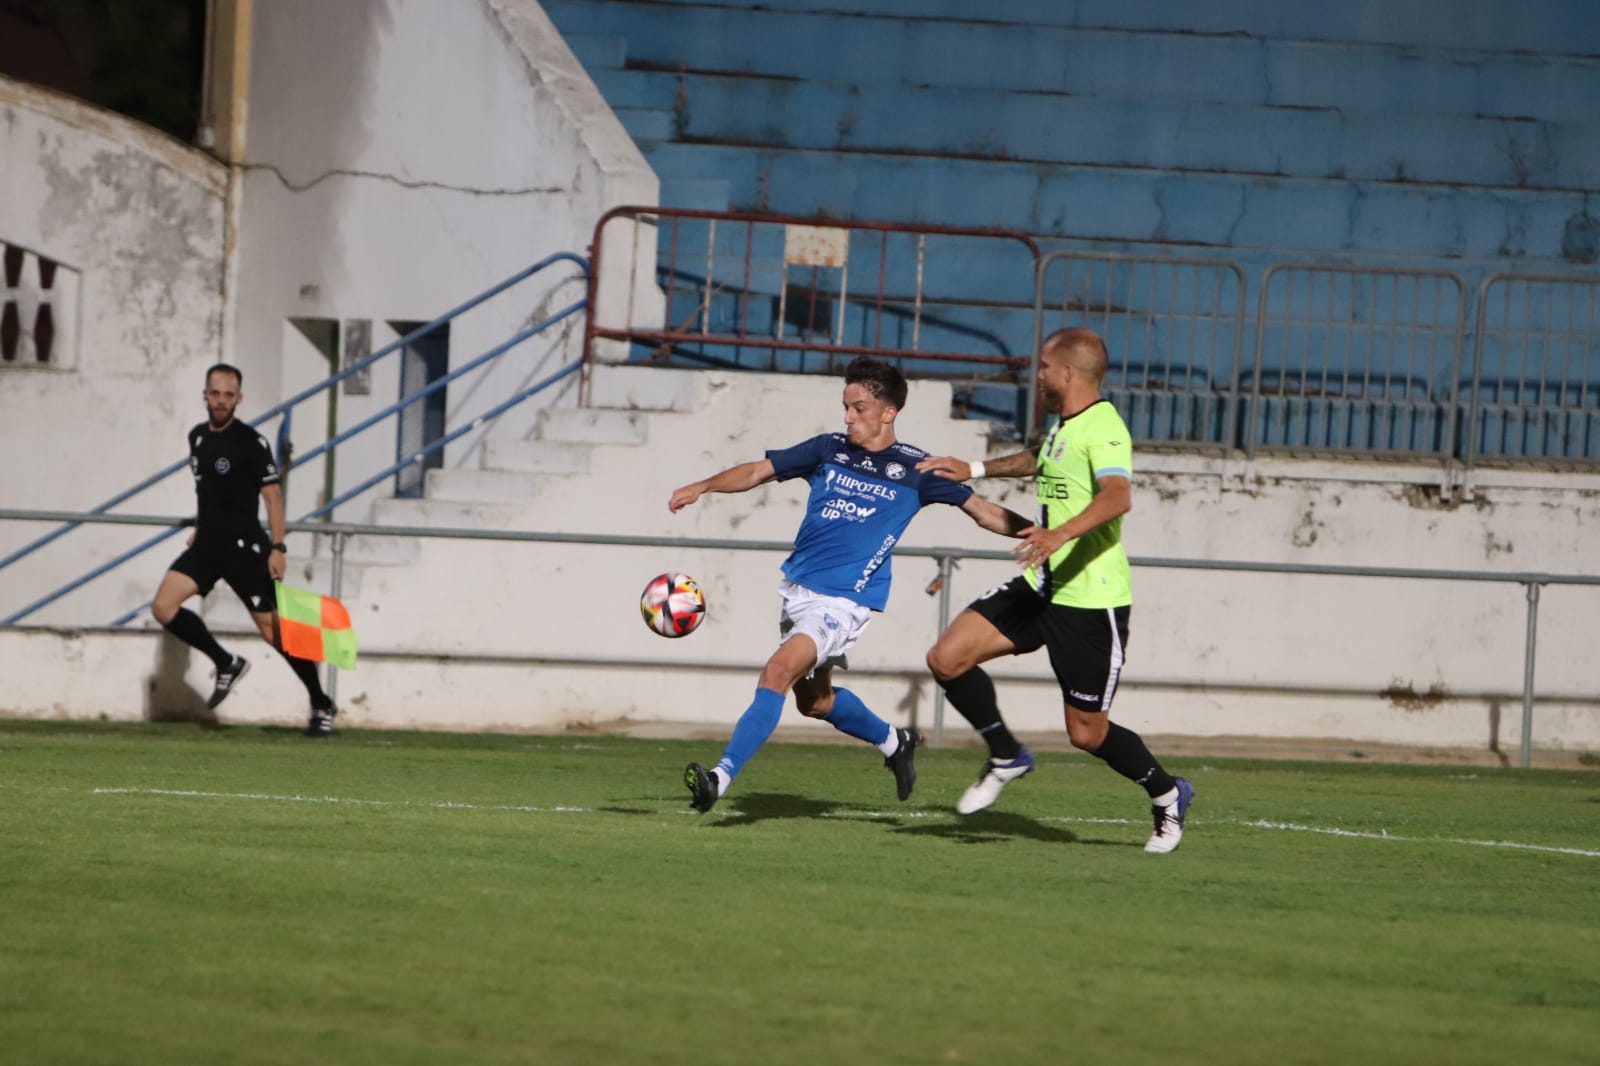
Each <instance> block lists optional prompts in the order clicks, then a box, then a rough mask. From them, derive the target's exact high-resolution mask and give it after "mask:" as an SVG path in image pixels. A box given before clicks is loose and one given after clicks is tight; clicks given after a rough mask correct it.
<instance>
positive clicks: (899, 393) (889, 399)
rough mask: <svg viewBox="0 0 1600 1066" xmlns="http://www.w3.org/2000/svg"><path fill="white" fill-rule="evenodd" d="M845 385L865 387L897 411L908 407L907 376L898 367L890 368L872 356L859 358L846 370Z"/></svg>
mask: <svg viewBox="0 0 1600 1066" xmlns="http://www.w3.org/2000/svg"><path fill="white" fill-rule="evenodd" d="M844 383H845V384H846V385H864V386H866V389H867V391H868V392H870V393H872V395H874V396H876V397H877V398H878V399H880V400H882V401H883V402H884V403H886V404H888V405H889V406H890V407H893V408H896V409H897V410H904V409H905V406H906V392H907V386H906V376H905V375H904V374H902V373H900V369H899V368H898V367H893V366H890V365H889V364H888V363H885V362H883V361H882V360H881V359H874V358H872V357H871V356H867V355H862V356H857V357H856V359H855V360H854V361H853V362H852V363H851V364H850V365H849V366H847V367H845V368H844Z"/></svg>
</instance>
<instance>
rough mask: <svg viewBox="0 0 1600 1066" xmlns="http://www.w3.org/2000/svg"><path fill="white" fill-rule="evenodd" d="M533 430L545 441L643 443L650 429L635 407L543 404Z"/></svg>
mask: <svg viewBox="0 0 1600 1066" xmlns="http://www.w3.org/2000/svg"><path fill="white" fill-rule="evenodd" d="M533 432H534V435H535V436H536V437H538V438H539V439H540V440H544V441H565V442H567V443H570V444H643V443H644V442H645V441H646V440H648V439H649V436H650V430H649V423H648V421H647V419H646V417H645V416H644V415H643V414H641V413H640V412H638V411H612V410H608V409H605V408H594V407H546V408H544V409H542V410H541V411H540V412H539V414H538V417H537V419H536V420H535V421H534V425H533Z"/></svg>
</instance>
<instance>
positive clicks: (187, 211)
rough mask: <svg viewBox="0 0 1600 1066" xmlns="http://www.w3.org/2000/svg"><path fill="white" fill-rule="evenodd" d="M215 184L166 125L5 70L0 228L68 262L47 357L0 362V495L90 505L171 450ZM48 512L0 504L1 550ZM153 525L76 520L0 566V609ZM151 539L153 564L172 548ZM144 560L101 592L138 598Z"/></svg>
mask: <svg viewBox="0 0 1600 1066" xmlns="http://www.w3.org/2000/svg"><path fill="white" fill-rule="evenodd" d="M226 184H227V171H226V168H224V167H223V166H222V165H221V164H219V163H217V162H216V161H215V160H213V159H211V158H210V157H208V156H206V155H204V154H203V153H201V152H198V151H195V150H193V149H190V148H187V147H185V146H184V145H182V144H179V143H178V142H177V141H174V140H172V139H171V138H170V137H167V136H166V135H164V134H161V133H157V132H156V131H154V130H151V129H149V128H148V127H145V126H142V125H140V124H139V123H136V122H132V121H130V120H127V119H124V118H121V117H119V116H117V115H113V114H110V113H107V112H105V111H101V110H98V109H96V108H92V107H89V106H88V105H86V104H83V103H80V102H78V101H76V100H74V99H72V98H70V97H67V96H63V95H60V94H57V93H53V92H50V91H48V90H44V89H39V88H36V87H34V86H30V85H27V84H24V83H22V82H17V81H11V80H9V79H6V78H3V77H0V242H4V243H8V244H13V245H17V246H20V247H22V248H25V249H28V250H30V251H31V252H32V253H34V254H36V255H39V256H43V257H45V258H48V259H51V260H54V261H56V262H59V263H62V264H64V265H65V266H67V267H69V268H70V269H71V270H72V271H74V272H75V274H76V277H77V279H78V309H77V315H78V317H77V321H76V322H75V323H71V326H72V331H71V335H68V336H66V337H58V344H60V343H65V344H67V345H69V347H67V348H65V349H64V350H62V351H61V352H60V353H59V354H60V357H61V358H60V360H59V365H53V366H51V367H43V366H38V365H33V366H14V365H13V366H8V365H4V364H0V455H3V456H4V461H3V462H0V507H7V508H21V509H46V510H48V509H62V510H83V509H87V508H89V507H92V506H94V505H95V504H98V503H100V502H101V501H102V500H105V499H107V498H108V497H110V496H111V495H113V494H114V493H116V492H118V491H120V490H122V489H125V488H127V487H129V486H131V485H132V484H134V483H135V482H137V481H138V480H139V479H141V478H142V477H144V476H145V475H148V474H151V473H154V472H155V471H156V470H157V469H159V468H160V467H162V466H165V465H167V464H169V463H171V462H174V461H176V460H179V459H182V458H184V456H185V455H186V452H185V449H184V445H183V433H184V431H185V430H187V429H188V428H189V426H191V425H193V424H194V423H195V422H198V421H200V420H201V419H202V418H204V417H205V408H204V405H203V403H202V402H201V398H200V393H201V389H202V384H203V377H204V371H205V368H206V367H207V366H209V365H210V364H211V363H213V362H215V361H216V360H217V357H218V355H219V352H220V350H221V335H222V329H223V326H222V321H223V297H222V288H221V283H222V274H223V230H224V194H225V190H226ZM193 497H194V493H193V489H192V487H191V483H190V482H189V480H188V478H187V477H178V478H172V479H169V480H168V482H166V483H164V484H163V485H161V486H159V487H158V488H157V489H155V490H152V491H149V492H147V493H145V494H143V495H141V496H138V497H136V498H135V499H133V500H132V501H130V503H129V505H128V506H129V509H132V510H135V511H142V512H146V513H152V512H153V513H164V512H167V513H170V512H180V513H181V512H184V511H187V510H192V508H193ZM49 528H50V527H47V526H42V525H37V524H29V525H23V524H19V523H8V522H0V556H3V555H5V554H7V553H9V552H10V551H11V550H14V549H15V548H17V547H20V546H21V545H22V544H24V543H26V542H28V541H30V540H32V539H34V538H36V537H39V536H41V535H43V534H44V533H45V532H47V531H48V529H49ZM150 535H151V531H148V530H111V529H106V528H103V527H102V528H101V529H99V530H93V531H79V532H77V533H75V534H73V535H71V536H70V537H68V538H65V539H63V540H62V541H61V542H59V543H58V544H56V545H53V546H51V547H50V548H47V549H45V550H44V551H42V552H41V553H39V554H38V555H37V556H35V561H34V562H33V563H32V564H29V565H26V566H21V567H12V568H8V569H6V570H3V571H0V605H5V609H4V611H3V613H0V617H3V616H4V615H7V614H9V613H10V612H11V610H14V609H16V608H18V607H20V606H22V605H24V604H26V603H29V602H32V601H33V600H34V599H35V598H37V597H38V596H41V595H43V594H44V593H46V592H48V591H49V590H50V589H52V588H54V587H55V586H56V585H58V584H59V583H60V581H61V580H63V579H65V578H66V577H68V576H71V575H72V574H74V573H80V572H82V571H83V570H84V569H86V568H87V565H88V562H89V561H93V560H97V559H102V558H106V557H109V556H110V555H112V554H114V552H115V551H117V550H119V549H120V548H121V547H123V546H126V545H131V544H133V543H135V542H136V541H137V540H139V539H141V538H145V537H148V536H150ZM174 543H176V542H174ZM155 554H156V555H158V556H160V558H161V559H162V560H163V563H161V564H157V569H156V570H155V571H154V576H158V575H159V567H160V566H161V565H164V561H165V560H168V559H170V558H172V557H173V556H175V555H176V554H177V550H176V549H175V548H174V549H172V550H170V551H169V550H168V549H167V548H161V549H157V550H156V552H155ZM154 576H153V574H152V572H150V571H146V572H143V573H140V574H133V573H128V574H119V575H117V576H115V577H112V578H108V579H107V580H106V581H105V582H103V583H102V584H103V585H104V586H105V588H104V589H103V590H102V591H103V593H104V598H103V599H101V600H100V601H98V604H99V608H100V610H102V611H104V610H108V609H109V604H110V603H111V602H128V603H138V602H140V601H139V599H138V598H131V599H130V597H137V596H138V595H139V594H140V592H141V591H142V592H143V594H144V595H145V596H148V594H149V591H150V589H144V588H143V585H144V584H145V583H147V582H153V580H154ZM151 589H153V584H152V585H151ZM82 606H83V604H82V601H80V603H79V609H81V608H82ZM71 609H72V608H71V607H70V605H68V610H71ZM41 617H42V618H46V619H47V618H50V617H56V618H63V617H73V615H70V614H66V613H63V612H60V611H58V612H53V613H51V614H45V615H42V616H41ZM77 617H81V615H79V616H77ZM89 617H90V618H92V619H94V620H95V621H99V622H106V621H109V620H110V616H109V615H105V616H103V617H102V616H100V615H90V616H89Z"/></svg>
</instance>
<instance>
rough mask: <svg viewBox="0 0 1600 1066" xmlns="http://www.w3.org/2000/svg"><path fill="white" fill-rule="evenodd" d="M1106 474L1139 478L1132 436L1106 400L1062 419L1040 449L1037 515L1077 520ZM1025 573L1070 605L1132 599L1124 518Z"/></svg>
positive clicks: (1050, 522)
mask: <svg viewBox="0 0 1600 1066" xmlns="http://www.w3.org/2000/svg"><path fill="white" fill-rule="evenodd" d="M1106 477H1124V478H1127V479H1128V481H1129V482H1130V483H1131V482H1132V481H1133V441H1132V440H1131V439H1130V437H1129V435H1128V427H1127V425H1126V424H1125V423H1124V422H1123V421H1122V416H1121V415H1119V414H1117V409H1116V408H1115V407H1113V406H1111V403H1110V401H1108V400H1101V401H1100V402H1099V403H1094V404H1090V405H1089V406H1088V407H1086V408H1085V409H1083V410H1082V411H1079V412H1078V413H1077V414H1075V415H1073V416H1072V417H1071V418H1063V419H1061V420H1060V421H1059V422H1057V423H1056V426H1055V428H1054V429H1052V430H1051V431H1050V435H1049V436H1047V437H1046V438H1045V441H1044V445H1043V446H1042V447H1041V448H1040V449H1039V474H1038V480H1037V482H1036V485H1037V494H1038V499H1039V513H1038V516H1037V518H1036V521H1037V522H1038V523H1039V525H1040V526H1043V527H1045V528H1048V529H1054V528H1056V527H1057V526H1059V525H1061V524H1062V523H1063V522H1068V521H1071V520H1072V519H1073V518H1075V517H1077V516H1078V515H1079V514H1081V513H1082V512H1083V510H1084V509H1085V508H1087V507H1088V506H1089V503H1090V501H1091V500H1093V499H1094V496H1095V493H1096V492H1097V491H1099V488H1098V486H1099V482H1100V479H1101V478H1106ZM1027 578H1028V582H1029V584H1031V585H1032V586H1033V588H1034V589H1035V590H1036V591H1038V593H1039V594H1040V595H1041V596H1047V597H1049V599H1050V600H1051V602H1053V603H1061V604H1065V605H1067V606H1069V607H1122V606H1125V605H1127V604H1130V603H1132V602H1133V579H1132V576H1131V575H1130V574H1129V572H1128V554H1127V552H1125V551H1123V550H1122V518H1121V516H1118V517H1117V518H1115V519H1113V520H1112V521H1110V522H1107V523H1106V524H1105V525H1103V526H1101V527H1100V528H1099V529H1096V530H1092V531H1091V532H1089V533H1086V534H1084V535H1083V536H1081V537H1079V538H1078V539H1077V540H1069V541H1067V543H1065V544H1063V545H1062V546H1061V550H1060V551H1058V552H1056V553H1055V554H1054V555H1052V556H1051V557H1050V565H1049V568H1048V569H1047V570H1044V571H1041V570H1040V569H1039V568H1037V567H1029V568H1028V570H1027Z"/></svg>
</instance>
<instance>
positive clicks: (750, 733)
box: [717, 688, 784, 780]
mask: <svg viewBox="0 0 1600 1066" xmlns="http://www.w3.org/2000/svg"><path fill="white" fill-rule="evenodd" d="M783 698H784V697H783V693H781V692H778V691H776V690H774V689H770V688H758V689H756V698H755V699H754V700H752V701H751V702H750V706H749V707H746V708H745V712H744V713H743V714H741V715H740V716H739V724H738V725H736V726H734V727H733V736H732V737H730V738H729V740H728V748H727V750H726V751H724V752H723V753H722V758H721V760H719V761H718V763H717V767H718V768H719V769H721V770H722V771H723V772H724V773H726V774H727V775H728V778H729V780H732V779H733V777H734V775H736V774H737V773H738V772H739V771H740V770H742V769H743V768H744V764H745V763H747V762H749V761H750V760H751V759H752V758H754V757H755V754H756V752H758V751H760V750H761V745H763V744H765V743H766V742H767V738H768V737H770V736H772V731H773V730H774V729H776V728H778V719H779V718H782V717H783Z"/></svg>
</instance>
